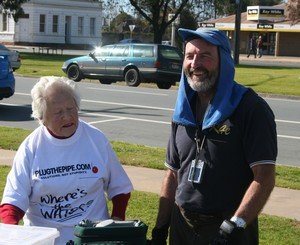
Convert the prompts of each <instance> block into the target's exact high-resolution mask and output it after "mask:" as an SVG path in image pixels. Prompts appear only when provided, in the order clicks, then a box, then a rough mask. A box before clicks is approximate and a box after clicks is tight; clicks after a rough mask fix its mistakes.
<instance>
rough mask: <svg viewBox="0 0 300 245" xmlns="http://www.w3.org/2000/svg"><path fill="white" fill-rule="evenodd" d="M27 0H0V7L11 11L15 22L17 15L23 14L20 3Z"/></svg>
mask: <svg viewBox="0 0 300 245" xmlns="http://www.w3.org/2000/svg"><path fill="white" fill-rule="evenodd" d="M28 1H29V0H1V1H0V4H1V8H2V9H3V10H4V11H8V12H10V13H12V16H13V18H14V20H15V21H16V22H17V21H18V19H19V17H20V16H21V15H22V14H24V11H23V9H22V7H21V5H22V4H23V3H25V2H28Z"/></svg>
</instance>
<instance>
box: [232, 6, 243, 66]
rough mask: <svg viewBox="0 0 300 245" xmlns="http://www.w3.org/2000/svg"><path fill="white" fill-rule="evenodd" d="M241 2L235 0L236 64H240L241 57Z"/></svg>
mask: <svg viewBox="0 0 300 245" xmlns="http://www.w3.org/2000/svg"><path fill="white" fill-rule="evenodd" d="M241 1H242V0H235V7H236V8H235V32H234V57H233V60H234V64H235V65H238V64H239V56H240V30H241Z"/></svg>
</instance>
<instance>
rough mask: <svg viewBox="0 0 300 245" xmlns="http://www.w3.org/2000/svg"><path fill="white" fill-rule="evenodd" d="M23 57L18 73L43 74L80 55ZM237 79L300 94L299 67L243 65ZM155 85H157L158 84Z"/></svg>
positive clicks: (52, 72)
mask: <svg viewBox="0 0 300 245" xmlns="http://www.w3.org/2000/svg"><path fill="white" fill-rule="evenodd" d="M87 53H88V51H87ZM21 57H22V65H21V68H20V69H18V70H17V71H16V72H15V73H16V74H17V75H22V76H36V77H40V76H50V75H53V76H65V74H64V73H63V71H62V70H61V66H62V64H63V62H64V61H65V60H67V59H70V58H73V57H76V56H74V55H52V54H51V55H45V54H32V53H21ZM235 80H236V81H238V82H239V83H241V84H244V85H245V86H248V87H251V88H253V89H254V90H255V91H256V92H258V93H267V94H283V95H296V96H300V75H299V68H289V67H272V66H271V67H260V66H246V65H239V66H238V67H237V68H236V77H235ZM141 86H143V85H141ZM154 86H155V87H156V85H155V84H154Z"/></svg>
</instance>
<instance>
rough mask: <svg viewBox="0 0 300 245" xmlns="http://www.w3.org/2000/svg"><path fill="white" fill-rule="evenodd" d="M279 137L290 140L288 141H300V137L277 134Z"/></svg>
mask: <svg viewBox="0 0 300 245" xmlns="http://www.w3.org/2000/svg"><path fill="white" fill-rule="evenodd" d="M277 137H278V138H288V139H295V140H300V137H298V136H289V135H280V134H277Z"/></svg>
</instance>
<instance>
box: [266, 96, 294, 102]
mask: <svg viewBox="0 0 300 245" xmlns="http://www.w3.org/2000/svg"><path fill="white" fill-rule="evenodd" d="M263 99H265V100H281V101H287V102H298V103H299V102H300V100H299V99H297V98H296V99H287V98H272V97H263Z"/></svg>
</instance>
